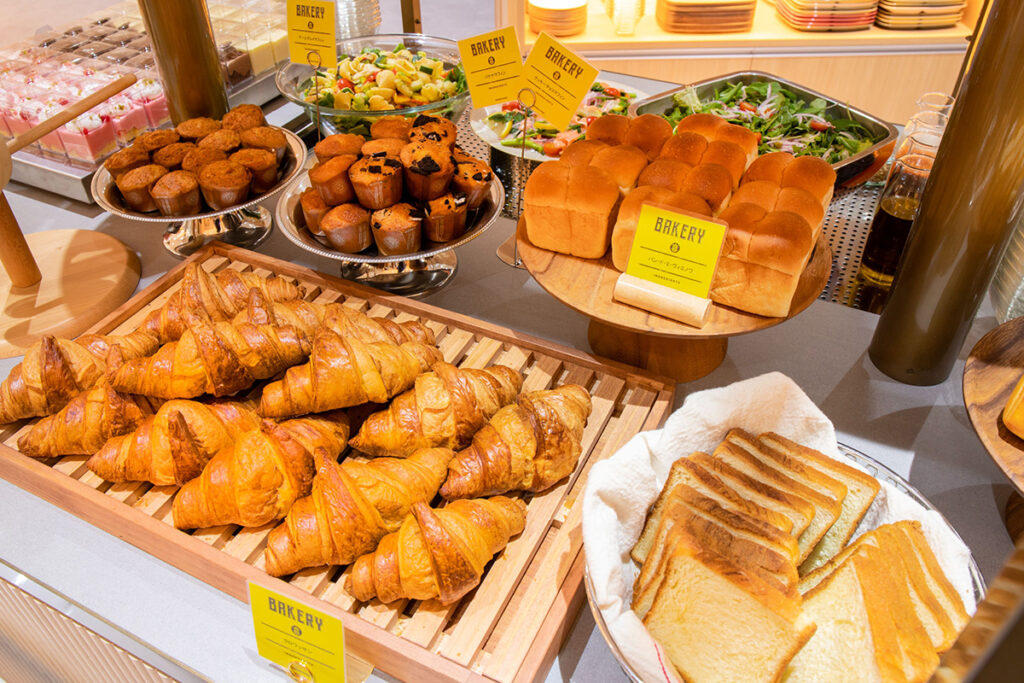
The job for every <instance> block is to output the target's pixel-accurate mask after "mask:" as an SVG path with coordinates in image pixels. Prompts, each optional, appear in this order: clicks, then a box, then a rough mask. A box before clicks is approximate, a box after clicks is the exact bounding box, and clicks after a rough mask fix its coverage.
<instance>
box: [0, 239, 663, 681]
mask: <svg viewBox="0 0 1024 683" xmlns="http://www.w3.org/2000/svg"><path fill="white" fill-rule="evenodd" d="M193 261H198V262H200V263H201V264H202V266H203V267H204V268H206V269H207V270H209V271H211V272H213V271H217V270H219V269H222V268H238V269H243V270H244V269H249V268H253V269H255V270H256V271H257V272H259V273H263V274H267V273H269V272H271V271H272V272H275V273H278V274H280V275H283V276H286V277H290V278H294V279H295V280H297V281H298V282H299V283H301V284H302V285H303V286H304V287H305V288H306V290H307V292H306V298H307V299H310V300H314V299H316V300H320V301H334V300H338V301H342V302H343V303H345V304H346V305H349V306H353V307H355V308H358V309H360V310H364V311H366V312H367V313H369V314H371V315H384V316H388V317H393V318H394V319H395V320H407V319H419V320H421V321H423V322H424V323H425V324H426V325H428V326H429V327H430V328H431V329H433V330H434V332H435V334H436V335H437V338H438V346H439V347H440V349H441V350H442V352H443V354H444V357H445V359H446V360H448V361H450V362H453V363H455V364H457V365H460V366H463V367H484V366H487V365H491V364H494V363H502V364H506V365H509V366H512V367H514V368H516V369H519V370H521V371H522V372H523V374H524V376H525V383H524V387H523V388H524V390H536V389H544V388H549V387H553V386H557V385H560V384H564V383H566V382H577V383H580V384H582V385H584V386H585V387H587V388H588V390H589V391H590V392H591V395H592V399H593V411H592V413H591V415H590V419H589V421H588V423H587V428H586V430H585V432H584V435H583V455H582V456H581V458H580V463H579V465H578V467H577V468H576V471H575V472H574V473H573V474H572V475H571V476H570V477H569V478H568V479H567V480H565V481H563V482H561V483H560V484H558V485H557V486H556V487H554V488H553V489H550V490H549V491H546V492H544V493H541V494H538V495H533V496H528V497H526V498H525V500H527V510H528V511H527V521H526V528H525V530H524V531H523V533H521V534H520V535H519V536H517V537H516V538H515V539H513V540H512V542H511V543H509V545H508V547H507V548H506V549H505V550H504V551H503V552H502V553H501V554H500V555H499V556H498V558H497V559H496V560H495V561H494V562H493V563H492V564H491V566H490V567H489V568H488V570H487V572H486V573H485V575H484V578H483V581H482V582H481V584H480V586H478V587H477V588H476V589H475V590H474V591H473V592H472V593H470V594H469V595H468V596H466V597H465V598H463V599H462V600H461V601H459V602H458V603H456V604H454V605H451V606H448V607H445V606H442V605H440V604H439V603H437V601H435V600H430V601H425V602H418V601H399V602H397V603H394V604H392V605H390V606H386V605H383V604H380V603H379V602H376V601H374V602H371V603H367V604H362V603H359V602H356V601H355V600H354V599H353V598H352V597H351V596H350V595H349V594H348V593H347V592H346V591H345V589H344V579H345V575H346V572H347V568H344V567H341V568H339V567H330V568H315V569H307V570H304V571H301V572H299V573H298V574H296V575H295V576H294V577H293V578H292V579H291V580H290V581H288V582H285V581H283V580H280V579H274V578H271V577H270V576H268V575H267V574H265V573H264V572H263V571H262V569H261V567H262V566H263V565H262V550H263V548H264V546H265V544H266V536H267V533H268V532H269V530H270V529H271V528H272V527H273V526H274V525H273V524H271V525H267V526H264V527H260V528H255V529H242V528H239V527H236V526H222V527H216V528H212V529H199V530H196V531H195V532H193V533H186V532H183V531H179V530H177V529H175V528H174V527H173V526H172V524H171V514H170V507H171V501H172V498H173V494H174V492H175V490H176V487H173V486H151V485H149V484H114V485H110V484H109V483H108V482H104V481H102V480H100V479H99V478H97V477H95V476H94V475H92V473H91V472H90V471H89V470H88V469H87V468H86V467H85V466H84V462H85V460H86V458H85V457H84V456H68V457H65V458H62V459H54V460H52V461H36V460H33V459H31V458H28V457H26V456H23V455H21V454H20V453H18V452H17V451H15V450H14V448H13V445H14V444H16V442H17V436H18V434H19V433H20V432H21V431H22V429H23V427H20V426H15V427H12V428H10V429H8V430H6V431H5V432H4V433H3V434H2V435H0V438H2V439H3V442H4V444H5V445H2V446H0V476H2V477H3V478H5V479H7V480H8V481H11V482H12V483H14V484H16V485H18V486H20V487H22V488H24V489H26V490H28V491H30V492H32V493H35V494H37V495H39V496H41V497H42V498H44V499H46V500H48V501H50V502H52V503H53V504H55V505H58V506H60V507H62V508H64V509H65V510H67V511H69V512H71V513H72V514H75V515H77V516H79V517H81V518H82V519H84V520H86V521H88V522H90V523H92V524H94V525H96V526H98V527H100V528H102V529H105V530H106V531H109V532H110V533H113V534H116V535H117V536H118V537H120V538H122V539H123V540H125V541H127V542H129V543H132V544H133V545H136V546H137V547H139V548H141V549H143V550H145V551H147V552H149V553H151V554H153V555H154V556H156V557H158V558H160V559H162V560H164V561H166V562H168V563H170V564H172V565H174V566H176V567H178V568H179V569H181V570H183V571H185V572H188V573H189V574H191V575H193V576H195V577H196V578H198V579H200V580H202V581H204V582H206V583H208V584H210V585H211V586H214V587H216V588H218V589H220V590H222V591H224V592H226V593H228V594H230V595H232V596H234V597H235V598H237V599H239V600H242V601H246V600H247V590H246V582H247V581H250V580H251V581H257V582H259V583H261V584H264V585H267V586H270V587H272V588H273V589H274V590H277V591H280V592H282V593H284V594H285V595H290V596H293V597H295V598H297V599H307V600H308V599H310V598H311V597H312V600H313V603H314V604H315V605H316V606H317V607H318V608H319V609H323V610H325V611H328V612H330V613H331V614H336V615H338V616H340V617H341V618H342V620H343V622H344V624H345V628H346V635H345V638H346V646H347V648H348V651H349V653H350V654H352V655H354V656H356V657H358V658H361V659H365V660H366V661H368V662H370V663H372V664H374V665H375V666H377V667H378V668H380V669H381V670H382V671H384V672H386V673H388V674H390V675H392V676H395V677H397V678H399V679H403V680H408V681H466V680H476V681H534V680H538V679H540V678H543V676H544V675H545V673H546V671H547V669H548V668H549V667H550V664H551V662H552V661H553V659H554V657H555V655H556V654H557V652H558V649H559V647H560V645H561V641H562V637H563V636H564V635H565V633H566V631H567V629H568V628H569V627H570V626H571V623H572V620H573V618H574V617H575V615H576V613H577V612H578V610H579V608H580V606H581V604H582V600H583V587H582V577H583V571H582V570H583V563H582V560H583V558H582V537H581V527H580V515H579V509H580V505H578V504H576V503H577V502H578V500H579V497H580V495H581V494H582V491H583V487H584V485H585V482H586V475H587V472H589V470H590V468H591V467H592V466H593V465H594V463H595V462H597V461H599V460H601V459H604V458H606V457H608V456H610V455H611V454H612V453H614V452H615V451H616V450H617V449H618V448H619V447H620V446H621V445H622V444H624V443H625V442H626V441H627V440H628V439H629V438H630V437H632V436H633V435H634V434H636V433H637V432H638V431H641V430H645V429H654V428H657V427H658V426H660V425H661V423H662V422H663V421H664V419H665V417H666V415H667V414H668V413H669V412H670V411H671V409H672V405H673V395H674V390H675V387H674V384H672V383H671V382H669V381H666V380H664V379H661V378H658V377H656V376H653V375H650V374H647V373H644V372H642V371H639V370H636V369H635V368H631V367H628V366H624V365H619V364H616V363H613V362H609V361H604V360H601V359H598V358H595V357H593V356H589V355H587V354H584V353H581V352H579V351H575V350H572V349H568V348H565V347H561V346H558V345H555V344H552V343H550V342H546V341H543V340H540V339H535V338H532V337H528V336H526V335H523V334H521V333H517V332H515V331H514V330H510V329H507V328H504V327H500V326H497V325H492V324H489V323H484V322H480V321H477V320H474V319H472V318H469V317H466V316H463V315H460V314H458V313H452V312H449V311H445V310H442V309H439V308H435V307H433V306H429V305H427V304H423V303H421V302H417V301H413V300H411V299H405V298H401V297H395V296H390V295H386V294H381V293H380V292H378V291H376V290H372V289H368V288H365V287H361V286H359V285H355V284H353V283H350V282H347V281H344V280H340V279H337V278H333V277H329V276H326V275H322V274H319V273H316V272H315V271H312V270H309V269H306V268H303V267H301V266H296V265H293V264H290V263H285V262H283V261H278V260H276V259H273V258H270V257H267V256H263V255H261V254H257V253H254V252H250V251H246V250H243V249H239V248H235V247H229V246H226V245H222V244H219V243H214V244H212V245H209V246H207V247H205V248H204V249H202V250H200V251H199V252H197V253H196V254H195V255H193V256H192V257H191V258H190V259H188V261H186V262H185V263H188V262H193ZM184 265H185V264H182V265H180V266H178V267H176V268H175V269H174V270H172V271H171V272H169V273H168V274H167V275H165V276H164V277H162V278H161V279H159V280H158V281H156V282H155V283H153V285H151V286H150V287H148V288H147V289H146V290H145V291H143V292H141V293H140V294H139V295H137V296H136V297H134V298H133V299H132V300H131V301H129V302H128V303H127V304H125V305H124V306H122V307H121V308H120V309H119V310H117V311H115V312H114V313H112V314H111V315H110V316H109V317H107V318H106V319H105V320H103V321H101V322H100V323H99V324H98V325H96V327H95V328H94V330H93V331H94V332H115V331H116V332H123V331H127V330H129V329H132V328H134V327H135V326H136V325H137V324H138V323H139V322H140V321H141V319H142V318H143V317H144V316H145V315H146V313H147V311H149V310H152V308H153V307H154V306H157V305H159V304H160V302H162V301H163V300H164V299H165V298H166V297H167V296H169V295H170V293H171V292H173V291H174V288H175V286H176V285H177V284H178V282H179V280H180V277H181V272H182V270H183V268H184Z"/></svg>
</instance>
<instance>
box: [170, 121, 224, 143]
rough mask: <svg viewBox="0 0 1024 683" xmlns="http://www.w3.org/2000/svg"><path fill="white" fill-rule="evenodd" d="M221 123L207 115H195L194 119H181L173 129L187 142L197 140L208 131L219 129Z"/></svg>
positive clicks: (208, 132) (203, 136)
mask: <svg viewBox="0 0 1024 683" xmlns="http://www.w3.org/2000/svg"><path fill="white" fill-rule="evenodd" d="M220 126H221V123H220V121H217V120H216V119H211V118H210V117H208V116H197V117H196V118H194V119H188V120H187V121H182V122H181V123H179V124H178V125H177V126H176V127H175V129H174V130H175V131H176V132H177V133H178V135H180V136H181V139H182V140H186V141H188V142H199V141H200V140H202V139H203V138H205V137H206V136H207V135H209V134H210V133H213V132H215V131H218V130H220Z"/></svg>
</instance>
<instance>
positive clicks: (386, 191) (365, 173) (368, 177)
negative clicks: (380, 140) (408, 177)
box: [348, 157, 402, 211]
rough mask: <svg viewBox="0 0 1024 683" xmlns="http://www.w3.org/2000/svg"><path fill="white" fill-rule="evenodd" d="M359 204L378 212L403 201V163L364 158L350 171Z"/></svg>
mask: <svg viewBox="0 0 1024 683" xmlns="http://www.w3.org/2000/svg"><path fill="white" fill-rule="evenodd" d="M348 177H349V180H351V181H352V189H353V190H355V193H356V197H358V198H359V203H360V204H362V205H363V206H365V207H366V208H368V209H370V210H373V211H376V210H377V209H383V208H385V207H388V206H391V205H392V204H397V203H398V202H399V201H401V200H402V163H401V162H400V161H399V160H398V159H394V158H392V157H384V158H382V159H377V158H374V157H363V158H362V159H360V160H359V161H357V162H355V163H354V164H352V165H351V166H350V167H349V169H348Z"/></svg>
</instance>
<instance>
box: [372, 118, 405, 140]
mask: <svg viewBox="0 0 1024 683" xmlns="http://www.w3.org/2000/svg"><path fill="white" fill-rule="evenodd" d="M410 130H412V119H408V118H406V117H404V116H384V117H381V118H379V119H377V120H376V121H374V122H373V123H372V124H370V137H372V138H373V139H374V140H381V139H384V138H396V139H398V140H405V141H408V140H409V131H410Z"/></svg>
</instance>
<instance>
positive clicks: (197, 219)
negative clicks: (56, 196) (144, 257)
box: [92, 126, 306, 257]
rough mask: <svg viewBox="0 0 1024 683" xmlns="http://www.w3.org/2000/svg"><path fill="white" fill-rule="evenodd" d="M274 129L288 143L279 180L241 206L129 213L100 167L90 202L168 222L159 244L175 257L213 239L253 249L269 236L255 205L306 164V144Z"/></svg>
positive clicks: (263, 212) (264, 214)
mask: <svg viewBox="0 0 1024 683" xmlns="http://www.w3.org/2000/svg"><path fill="white" fill-rule="evenodd" d="M274 128H275V129H277V130H279V131H281V132H282V133H284V136H285V138H286V139H287V140H288V149H287V151H286V152H285V155H284V160H283V161H282V164H281V166H282V169H281V177H280V179H279V180H278V181H277V184H275V185H274V186H273V187H272V188H270V189H269V190H267V191H266V192H263V193H261V194H259V195H257V196H254V197H250V198H249V199H247V200H246V201H244V202H242V203H241V204H236V205H234V206H230V207H228V208H226V209H220V210H217V211H204V212H202V213H197V214H194V215H191V216H163V215H160V214H159V213H142V212H139V211H133V210H132V209H130V208H129V207H128V206H127V205H126V204H125V203H124V201H123V200H122V198H121V195H120V192H118V191H117V186H116V185H115V183H114V179H113V177H111V175H110V172H109V171H107V169H106V168H104V167H103V166H100V167H99V169H97V170H96V173H94V174H93V177H92V196H93V199H94V200H95V201H96V203H97V204H99V205H100V207H101V208H103V209H104V210H105V211H107V212H109V213H112V214H114V215H115V216H120V217H121V218H127V219H128V220H133V221H140V222H143V223H169V224H170V225H169V226H168V227H167V231H166V232H165V233H164V237H163V242H164V246H165V247H166V248H167V250H168V251H170V252H171V253H172V254H174V255H175V256H180V257H185V256H188V255H189V254H191V253H192V252H194V251H195V250H196V249H198V248H199V247H201V246H203V245H204V244H206V243H207V242H209V241H210V240H213V239H217V240H220V241H222V242H228V243H230V244H234V245H237V246H242V247H255V246H257V245H259V244H260V243H262V242H263V240H265V239H266V238H267V236H268V235H270V230H271V228H272V226H273V221H272V218H271V214H270V211H268V210H267V209H264V208H263V207H261V206H257V205H258V204H260V203H261V202H263V201H265V200H267V199H270V198H271V197H273V196H274V195H276V194H277V193H278V192H280V191H281V190H283V189H284V188H285V187H286V186H287V185H288V183H290V182H292V181H293V180H295V177H296V176H297V175H298V174H299V172H300V171H301V170H302V169H303V168H304V167H305V165H306V145H305V143H303V142H302V139H301V138H299V136H298V135H296V134H295V133H293V132H291V131H290V130H288V129H286V128H280V127H277V126H274Z"/></svg>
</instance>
